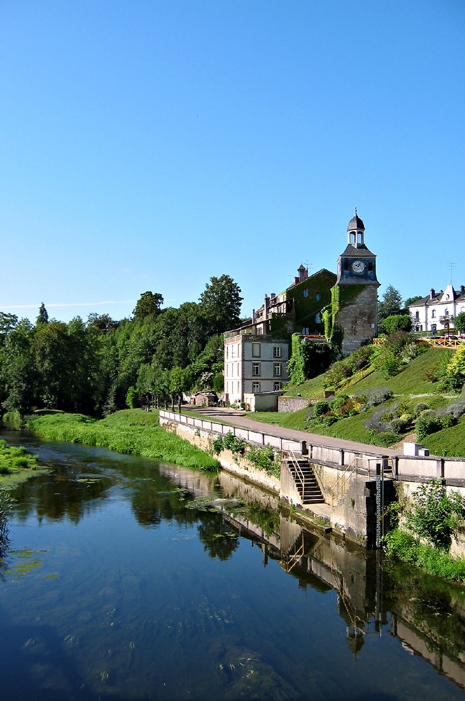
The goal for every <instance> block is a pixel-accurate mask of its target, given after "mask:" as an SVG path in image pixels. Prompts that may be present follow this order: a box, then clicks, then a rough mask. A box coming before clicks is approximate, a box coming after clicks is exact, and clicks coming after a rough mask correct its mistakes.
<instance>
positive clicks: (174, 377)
mask: <svg viewBox="0 0 465 701" xmlns="http://www.w3.org/2000/svg"><path fill="white" fill-rule="evenodd" d="M184 387H185V374H184V370H183V369H182V368H180V367H175V368H173V369H172V370H171V372H170V394H171V398H172V406H173V408H174V402H175V400H176V399H177V400H178V405H179V411H181V402H182V393H183V391H184Z"/></svg>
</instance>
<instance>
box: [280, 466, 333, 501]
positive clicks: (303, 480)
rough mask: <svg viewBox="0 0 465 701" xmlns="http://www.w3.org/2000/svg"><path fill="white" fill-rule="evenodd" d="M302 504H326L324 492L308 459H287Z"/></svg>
mask: <svg viewBox="0 0 465 701" xmlns="http://www.w3.org/2000/svg"><path fill="white" fill-rule="evenodd" d="M286 463H287V466H288V469H289V472H290V473H291V475H292V477H293V479H294V482H295V486H296V487H297V491H298V492H299V494H300V496H301V499H302V504H324V501H325V500H324V498H323V494H322V493H321V489H320V487H319V486H318V482H317V480H316V477H315V475H314V473H313V468H312V466H311V465H309V464H308V462H307V461H306V460H298V459H294V460H286Z"/></svg>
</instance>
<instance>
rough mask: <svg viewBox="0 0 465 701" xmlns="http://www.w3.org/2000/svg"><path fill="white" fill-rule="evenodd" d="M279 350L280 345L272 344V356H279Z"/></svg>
mask: <svg viewBox="0 0 465 701" xmlns="http://www.w3.org/2000/svg"><path fill="white" fill-rule="evenodd" d="M281 351H282V348H281V346H273V358H280V357H281Z"/></svg>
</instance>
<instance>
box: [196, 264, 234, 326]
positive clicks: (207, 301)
mask: <svg viewBox="0 0 465 701" xmlns="http://www.w3.org/2000/svg"><path fill="white" fill-rule="evenodd" d="M242 299H243V298H242V297H241V289H240V287H239V285H238V284H237V283H236V282H234V280H233V279H232V278H231V277H230V276H229V275H221V277H219V278H218V277H211V278H210V283H207V285H206V287H205V290H204V291H203V292H202V294H201V295H200V305H201V307H202V311H203V314H204V317H205V319H206V322H207V329H208V335H209V336H211V335H213V334H220V333H224V331H228V330H229V329H234V328H237V327H238V326H239V324H240V311H241V304H242Z"/></svg>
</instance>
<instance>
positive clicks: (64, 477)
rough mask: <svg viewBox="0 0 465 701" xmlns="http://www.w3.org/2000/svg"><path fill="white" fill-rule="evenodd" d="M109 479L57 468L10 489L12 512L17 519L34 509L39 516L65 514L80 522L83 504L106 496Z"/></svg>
mask: <svg viewBox="0 0 465 701" xmlns="http://www.w3.org/2000/svg"><path fill="white" fill-rule="evenodd" d="M111 483H112V482H111V480H110V479H109V478H106V477H102V476H101V475H98V474H96V475H90V476H89V475H88V476H87V477H82V478H79V476H74V475H72V474H71V475H70V474H69V472H67V471H64V470H62V469H57V471H56V472H54V473H53V475H42V476H38V477H35V478H34V479H32V480H27V481H26V482H23V483H22V484H20V485H19V486H18V487H17V488H16V489H15V490H14V492H13V493H12V496H13V499H14V507H13V508H14V512H15V514H16V516H17V518H18V519H19V520H20V521H25V520H26V519H27V518H28V516H30V515H31V514H34V513H36V514H37V516H38V517H39V518H43V517H45V518H49V519H52V520H54V521H62V520H63V519H64V518H65V517H66V518H68V520H69V521H71V522H72V523H79V521H80V520H81V518H82V516H83V515H84V513H85V505H86V504H88V505H90V503H91V502H96V501H97V500H100V499H105V498H106V496H107V491H108V489H109V487H110V486H111Z"/></svg>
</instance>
